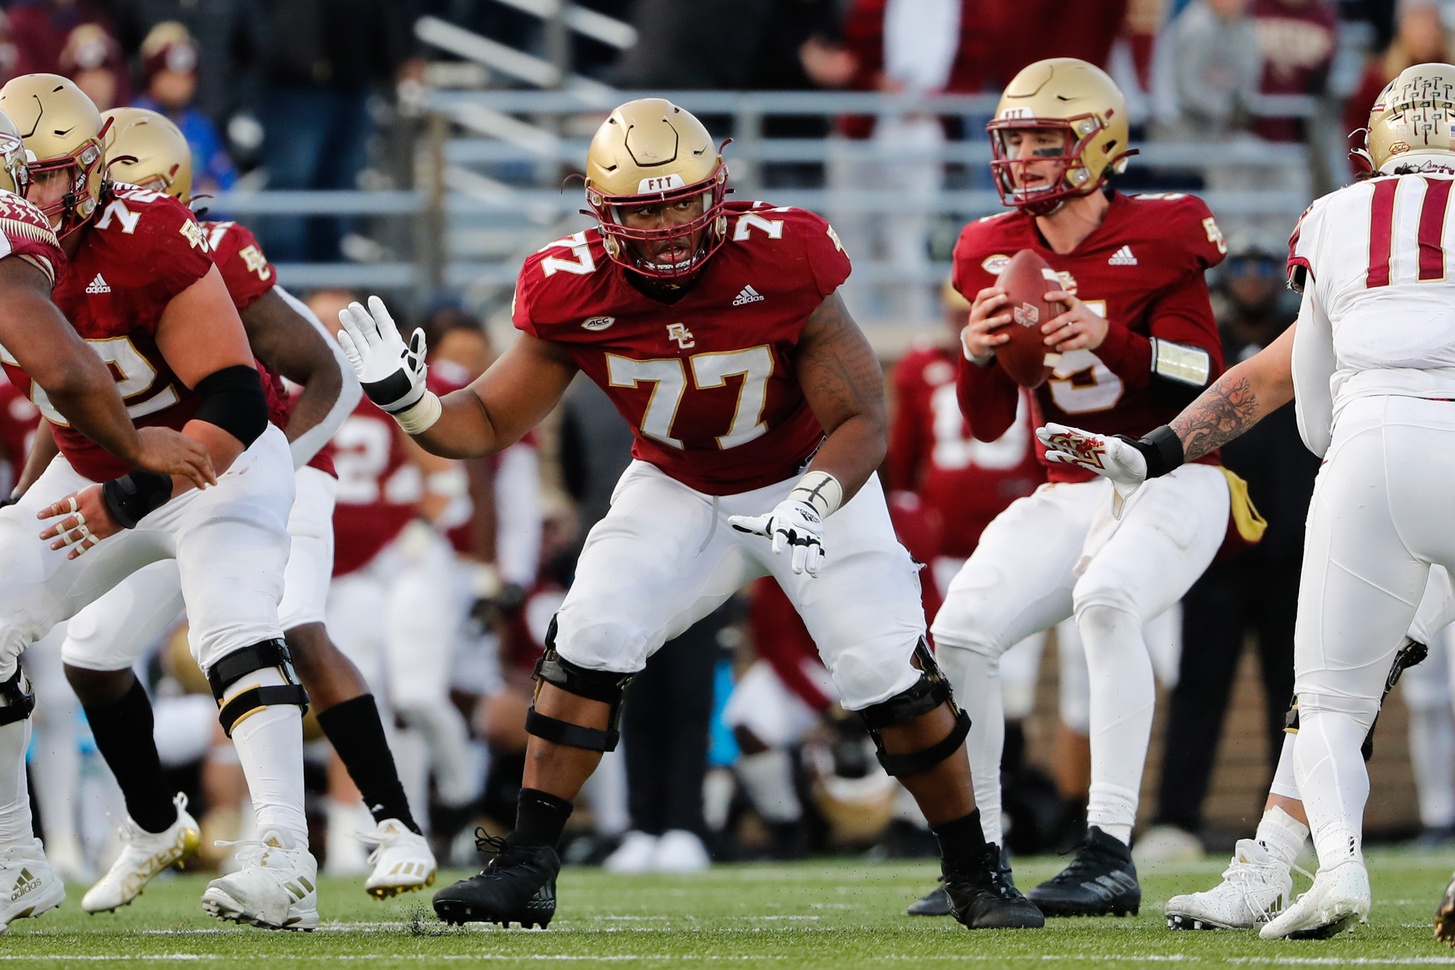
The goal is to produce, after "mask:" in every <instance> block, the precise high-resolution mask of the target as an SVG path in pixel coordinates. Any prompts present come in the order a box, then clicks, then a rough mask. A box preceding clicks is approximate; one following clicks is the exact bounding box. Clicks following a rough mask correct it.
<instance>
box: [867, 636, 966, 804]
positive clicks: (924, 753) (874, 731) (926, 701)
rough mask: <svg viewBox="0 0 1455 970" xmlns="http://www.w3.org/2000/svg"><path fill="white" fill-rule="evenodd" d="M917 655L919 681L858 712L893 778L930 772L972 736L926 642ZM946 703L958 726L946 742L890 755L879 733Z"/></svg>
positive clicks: (922, 642)
mask: <svg viewBox="0 0 1455 970" xmlns="http://www.w3.org/2000/svg"><path fill="white" fill-rule="evenodd" d="M914 656H915V659H916V660H918V661H919V665H920V670H921V671H922V673H921V675H920V679H919V681H918V682H916V683H915V684H914V685H913V686H912V687H910V688H909V689H908V690H905V691H902V692H900V693H898V694H895V695H894V696H893V697H891V698H889V699H888V700H886V701H880V702H879V703H878V704H871V705H869V706H868V707H866V708H864V709H863V710H862V711H859V712H858V714H859V717H860V718H861V719H862V720H863V721H864V727H866V728H867V729H868V730H869V737H871V738H873V739H874V750H875V752H876V753H877V754H878V755H879V763H880V764H881V765H883V766H884V770H885V771H886V772H888V773H889V774H891V775H914V774H918V773H919V772H921V771H929V770H930V769H931V768H933V767H934V766H935V765H937V764H939V763H940V762H941V761H944V760H945V759H946V758H948V757H949V756H950V755H952V754H954V753H955V752H956V751H958V750H959V749H960V745H962V744H964V743H965V736H966V735H967V734H969V733H970V715H968V714H966V713H965V712H964V711H962V710H960V708H959V707H956V706H955V701H954V698H953V697H952V696H951V693H950V682H949V681H947V680H946V679H945V675H944V674H943V673H941V672H940V667H939V665H938V664H936V663H935V655H934V654H932V653H930V648H929V646H928V645H927V644H926V643H925V642H924V641H923V640H921V641H920V642H919V646H917V647H915V648H914ZM947 701H948V702H949V704H950V709H951V710H953V711H954V712H955V726H954V727H953V728H951V729H950V733H949V734H947V735H946V736H945V739H944V740H943V741H940V742H939V743H937V744H932V745H930V746H929V747H928V748H921V749H919V750H918V751H906V752H904V753H903V754H890V753H889V752H887V751H885V750H884V739H883V738H882V737H881V736H880V733H879V732H880V731H881V730H882V729H884V728H887V727H896V726H898V725H900V724H908V723H909V722H910V721H913V720H914V719H915V718H917V717H921V716H923V715H925V714H928V713H929V712H930V711H933V710H934V709H935V708H937V707H939V706H940V705H942V704H944V703H946V702H947Z"/></svg>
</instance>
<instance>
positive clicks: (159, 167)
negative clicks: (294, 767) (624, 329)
mask: <svg viewBox="0 0 1455 970" xmlns="http://www.w3.org/2000/svg"><path fill="white" fill-rule="evenodd" d="M102 119H103V121H107V122H110V124H109V126H108V128H107V130H106V136H105V143H104V146H103V148H104V155H105V157H106V158H108V159H110V160H112V161H111V164H110V166H109V168H108V176H109V177H110V178H112V179H114V180H117V181H119V182H125V183H130V184H134V185H136V186H138V187H139V188H142V189H146V190H151V191H156V192H159V193H161V194H163V195H170V196H173V197H175V198H177V199H178V200H179V201H181V202H182V203H183V204H186V203H187V202H188V201H189V200H190V198H191V193H192V156H191V149H190V148H189V146H188V144H187V141H186V139H185V138H184V137H183V135H182V133H181V132H180V131H179V130H178V129H177V127H176V126H175V125H173V124H172V123H171V122H170V121H168V120H167V119H166V118H165V117H164V116H162V115H159V114H157V113H156V112H153V111H148V110H146V109H144V108H117V109H113V110H112V111H108V112H106V113H104V114H103V115H102ZM202 229H203V231H204V232H205V233H206V236H207V243H208V249H209V250H210V251H211V253H212V258H213V261H214V262H215V263H216V264H217V267H218V270H219V272H220V273H221V274H222V280H223V283H224V285H225V286H226V287H227V291H228V294H229V296H230V297H231V298H232V303H233V305H234V307H236V309H237V312H238V315H239V317H240V318H241V320H242V324H243V327H244V329H245V330H246V331H247V335H248V342H249V345H250V346H251V348H252V351H253V353H254V354H256V355H257V357H258V358H259V362H260V364H261V365H263V367H262V370H261V372H260V375H261V378H262V380H263V386H264V391H265V392H266V393H267V395H268V405H269V418H270V420H271V422H272V423H273V424H274V425H276V426H277V427H279V428H281V429H282V430H283V432H284V434H285V436H286V437H287V439H288V444H289V449H290V451H291V452H292V456H293V466H294V468H295V472H294V479H295V498H294V501H293V506H292V509H291V510H290V512H289V515H288V533H289V537H290V540H291V541H290V546H289V553H288V566H287V571H286V572H285V574H284V577H283V598H282V600H281V601H280V603H279V606H278V615H279V619H280V622H281V624H282V627H283V630H284V638H285V641H286V642H287V644H288V647H289V649H290V651H291V653H292V657H293V661H294V663H295V664H296V666H297V670H298V675H299V679H300V680H301V681H302V682H303V686H304V688H305V689H306V690H307V691H308V694H309V698H310V700H311V701H312V703H313V706H314V709H315V713H316V715H317V717H318V723H319V726H320V727H322V728H323V731H324V734H325V735H326V736H327V737H328V738H329V740H330V742H331V743H332V744H333V745H334V747H335V749H336V750H338V751H339V752H340V753H341V757H342V758H343V760H344V763H345V765H346V766H348V767H349V769H350V771H351V774H352V775H353V777H354V779H355V781H356V782H357V784H358V785H359V787H360V789H361V790H362V791H363V792H364V793H365V797H366V801H367V803H368V804H370V805H372V806H374V807H375V814H376V822H377V825H376V828H375V830H374V831H373V832H372V833H370V834H369V835H368V841H369V842H371V843H372V844H373V845H375V846H376V848H377V849H378V852H377V856H376V859H375V862H376V865H375V867H374V871H373V872H372V873H371V874H370V876H369V878H368V879H367V880H366V882H365V888H366V889H367V890H368V891H369V892H370V893H371V894H373V895H375V896H378V897H383V896H390V895H394V894H395V893H398V892H403V891H407V890H410V889H419V888H422V887H423V886H424V885H426V884H427V883H428V882H430V881H432V879H433V876H434V869H435V866H434V859H433V857H432V855H431V853H430V851H429V847H428V845H427V844H426V843H425V841H424V839H423V837H422V836H420V835H419V832H418V827H417V826H416V825H415V822H414V819H413V818H412V817H411V815H410V812H409V806H408V803H407V801H406V800H405V798H404V795H403V788H402V787H401V786H400V783H399V778H398V774H397V772H396V771H395V767H394V759H393V756H392V755H391V754H390V751H389V747H388V743H387V742H386V740H385V736H384V729H383V725H382V724H381V722H380V720H379V713H378V709H377V708H376V706H375V704H374V698H373V696H372V695H371V694H370V693H369V688H368V686H367V684H366V683H365V682H364V679H363V677H362V676H361V675H360V673H359V671H358V669H357V668H356V667H355V666H354V665H353V664H351V663H350V662H349V661H348V659H347V658H346V657H345V656H344V655H343V654H341V653H340V652H339V650H338V648H337V647H335V646H334V644H333V641H331V640H330V639H329V636H328V632H327V630H326V629H325V628H324V625H323V610H324V599H325V597H326V595H327V593H328V579H329V574H330V570H331V568H332V565H333V562H332V560H333V549H332V539H333V531H332V528H331V523H330V516H331V514H332V511H333V505H334V494H335V491H336V489H337V479H336V476H335V473H334V469H333V466H332V464H331V463H330V462H329V460H328V456H327V453H326V452H321V451H320V449H321V447H322V446H323V444H324V443H325V442H327V441H328V439H329V438H330V437H331V436H332V435H333V433H334V432H335V431H336V430H337V429H338V427H339V426H340V425H341V424H342V423H343V421H344V419H345V417H347V415H348V413H349V409H350V408H351V407H352V406H353V405H354V404H355V403H357V402H358V401H359V400H360V398H361V397H362V394H361V392H360V391H359V388H358V384H357V382H356V381H355V380H354V379H353V371H352V369H350V368H349V367H348V364H347V362H346V361H345V360H344V359H343V355H342V354H341V353H339V352H338V350H337V347H336V345H335V344H334V342H333V340H332V339H331V336H330V335H329V334H328V333H327V331H325V330H323V328H322V325H321V324H319V323H318V322H317V319H316V318H315V317H313V315H312V314H311V313H310V312H309V311H308V310H307V308H306V307H304V306H303V305H302V304H301V303H299V302H298V301H297V300H295V299H294V298H293V297H292V296H291V295H289V294H288V293H286V292H285V291H284V290H283V289H282V288H281V287H278V286H277V274H276V273H275V272H274V270H273V267H272V266H271V264H269V262H268V260H267V257H266V256H264V255H263V253H262V251H261V249H260V248H259V247H258V244H257V241H256V239H254V238H253V235H252V233H251V232H249V231H248V230H247V229H246V228H245V227H243V226H240V225H238V224H236V223H233V222H216V223H213V222H208V223H203V224H202ZM279 375H282V376H283V377H287V378H288V379H289V380H292V381H294V382H295V383H297V384H299V385H301V387H302V390H301V392H300V394H299V396H298V398H297V401H296V403H294V402H290V399H289V396H288V393H287V391H286V389H285V388H284V386H283V383H282V380H281V379H280V377H279ZM47 441H48V439H46V438H42V439H41V443H42V444H46V443H47ZM52 450H53V449H52ZM178 569H179V567H178V563H177V562H176V560H173V559H167V560H163V561H161V562H157V563H152V564H151V565H149V566H146V567H144V568H143V569H141V570H139V571H137V572H136V573H135V574H133V575H132V576H130V577H128V578H127V579H126V581H125V582H123V583H122V584H121V585H120V586H118V587H117V588H116V589H113V590H112V591H110V592H109V593H107V594H106V595H105V596H103V597H102V598H101V599H99V600H98V601H96V602H95V603H93V604H91V605H90V606H88V607H86V609H84V610H82V611H81V612H80V613H79V614H78V615H77V616H76V617H75V618H73V619H72V621H71V623H70V624H69V627H68V630H67V636H66V640H65V642H64V644H63V646H62V648H61V654H62V657H63V659H64V660H65V663H66V674H67V677H68V679H69V680H70V682H71V686H72V687H73V688H74V689H75V691H76V694H77V695H78V696H79V697H80V698H81V700H82V702H83V704H84V706H85V709H86V717H87V720H88V721H89V722H90V724H91V728H92V732H93V733H94V734H95V736H96V739H97V748H98V750H99V751H100V752H101V754H102V756H103V757H104V758H105V759H106V762H107V765H108V766H109V767H110V768H111V770H112V773H113V774H114V775H115V776H116V778H117V781H118V783H119V784H120V785H121V790H122V793H123V794H124V795H125V797H126V803H127V815H128V818H127V820H126V822H125V823H123V824H122V826H121V828H120V831H121V836H122V842H123V848H122V852H121V853H120V855H118V856H117V858H116V860H115V861H114V862H113V863H112V865H111V868H110V870H109V871H108V872H107V873H106V875H105V876H104V877H103V878H102V879H101V880H100V881H99V882H98V883H97V884H96V885H95V886H93V887H92V889H91V891H90V892H88V893H87V894H86V895H85V896H84V897H83V898H82V900H81V907H82V908H83V909H85V910H86V911H87V912H91V913H96V912H107V911H111V910H114V909H116V908H117V907H118V906H122V905H125V904H126V903H129V902H131V900H132V899H134V898H135V897H136V895H137V894H138V893H140V892H141V890H142V888H143V887H144V886H145V884H146V882H147V880H149V879H150V878H151V877H152V876H154V875H156V874H157V873H158V872H161V871H163V870H164V869H166V868H167V867H168V866H171V865H174V864H177V863H178V862H181V861H182V860H183V859H184V858H185V856H186V855H187V854H188V853H190V852H191V851H195V849H196V845H197V833H198V828H197V823H196V821H195V820H194V819H193V818H192V816H191V815H190V814H188V813H187V811H186V810H185V807H184V806H183V807H179V806H178V805H174V800H173V799H172V798H171V797H170V796H169V795H168V794H167V792H166V789H165V787H164V778H163V776H162V771H161V765H160V762H159V760H158V756H157V753H156V744H155V742H154V740H153V738H152V712H151V704H150V701H149V700H148V699H147V696H146V692H145V690H144V689H143V688H142V687H141V685H140V684H139V683H138V682H137V680H136V678H135V676H134V675H133V674H132V672H131V668H132V665H133V664H134V663H135V662H136V661H137V659H138V658H139V657H140V656H141V655H142V654H143V653H144V651H145V650H147V649H148V648H149V647H150V646H151V645H152V644H154V643H156V642H157V640H158V639H159V638H160V637H161V636H162V634H163V633H164V632H165V628H166V626H167V625H168V624H170V623H171V622H172V621H173V619H174V618H175V617H176V616H177V615H178V613H180V612H181V611H182V607H183V596H182V590H181V581H180V577H179V575H178ZM179 797H180V796H179Z"/></svg>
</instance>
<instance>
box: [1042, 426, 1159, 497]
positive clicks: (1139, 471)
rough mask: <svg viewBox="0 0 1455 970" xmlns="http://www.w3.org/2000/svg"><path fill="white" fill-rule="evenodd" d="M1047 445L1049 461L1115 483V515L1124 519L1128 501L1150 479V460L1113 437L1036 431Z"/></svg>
mask: <svg viewBox="0 0 1455 970" xmlns="http://www.w3.org/2000/svg"><path fill="white" fill-rule="evenodd" d="M1036 437H1037V438H1039V439H1041V444H1043V445H1045V446H1046V459H1047V460H1048V461H1055V462H1060V463H1061V464H1063V465H1080V466H1081V467H1082V468H1086V469H1090V470H1091V471H1094V472H1096V473H1097V474H1098V475H1100V476H1101V477H1102V478H1107V479H1110V480H1111V485H1112V489H1113V490H1114V491H1115V496H1114V497H1113V499H1112V514H1113V515H1114V516H1116V517H1117V518H1121V517H1122V509H1123V508H1124V507H1125V504H1126V500H1127V499H1128V498H1130V497H1131V495H1132V493H1133V492H1135V491H1136V490H1137V489H1138V487H1140V486H1141V484H1142V483H1143V482H1144V481H1146V480H1147V459H1146V458H1144V457H1142V453H1141V452H1140V451H1138V450H1137V449H1136V448H1134V447H1132V446H1131V445H1129V444H1127V443H1126V442H1125V441H1122V440H1121V439H1120V438H1116V437H1113V436H1112V435H1104V434H1097V433H1096V432H1094V431H1082V430H1081V429H1080V428H1068V427H1067V426H1066V425H1064V424H1047V425H1046V426H1045V427H1043V428H1037V429H1036Z"/></svg>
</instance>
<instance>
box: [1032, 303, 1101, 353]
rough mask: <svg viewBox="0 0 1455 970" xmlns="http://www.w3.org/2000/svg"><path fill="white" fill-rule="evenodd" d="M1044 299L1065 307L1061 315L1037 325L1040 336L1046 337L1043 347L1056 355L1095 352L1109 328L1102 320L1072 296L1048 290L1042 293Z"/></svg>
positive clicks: (1099, 315) (1097, 314)
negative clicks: (1039, 326)
mask: <svg viewBox="0 0 1455 970" xmlns="http://www.w3.org/2000/svg"><path fill="white" fill-rule="evenodd" d="M1046 299H1047V300H1059V301H1061V302H1062V303H1064V304H1066V307H1067V309H1066V311H1065V312H1064V313H1060V314H1057V315H1056V316H1054V317H1052V318H1051V319H1049V320H1047V321H1046V322H1045V323H1043V324H1041V333H1043V334H1045V335H1046V346H1047V347H1050V348H1052V349H1053V350H1055V351H1056V353H1058V354H1065V353H1070V352H1071V351H1073V350H1095V349H1096V348H1098V347H1100V346H1101V345H1102V342H1103V341H1105V340H1106V331H1107V329H1108V327H1109V326H1110V325H1109V324H1108V323H1107V321H1106V317H1104V316H1102V315H1101V314H1099V313H1096V312H1094V311H1093V310H1092V309H1091V307H1089V306H1087V305H1086V304H1085V303H1083V302H1082V301H1081V300H1078V299H1077V298H1076V295H1075V294H1074V293H1067V292H1066V291H1065V290H1052V291H1050V292H1049V293H1047V294H1046Z"/></svg>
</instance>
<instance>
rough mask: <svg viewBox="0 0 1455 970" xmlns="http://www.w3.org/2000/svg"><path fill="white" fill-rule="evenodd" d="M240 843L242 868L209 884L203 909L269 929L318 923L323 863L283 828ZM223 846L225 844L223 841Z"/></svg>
mask: <svg viewBox="0 0 1455 970" xmlns="http://www.w3.org/2000/svg"><path fill="white" fill-rule="evenodd" d="M259 838H260V839H261V841H258V842H244V843H232V844H235V845H237V847H238V850H239V851H238V854H237V858H238V861H239V862H241V863H242V868H241V869H240V870H238V871H237V872H234V873H232V874H231V875H227V876H222V877H220V878H218V879H214V880H212V882H210V883H208V885H207V891H206V892H204V893H203V894H202V909H203V910H204V911H205V912H206V913H207V914H208V915H209V916H215V917H217V918H218V919H221V920H232V921H233V922H235V923H249V924H251V925H253V926H261V927H262V928H264V929H268V930H312V929H314V928H315V927H317V926H318V863H317V862H316V861H315V860H314V858H313V856H312V855H311V854H310V853H309V851H308V847H307V846H306V845H304V844H303V843H302V842H301V841H300V842H296V843H295V842H294V841H293V839H292V838H290V837H289V836H287V835H285V834H283V833H282V832H280V831H278V830H277V829H267V830H265V831H263V832H260V833H259ZM219 844H220V843H219Z"/></svg>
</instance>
